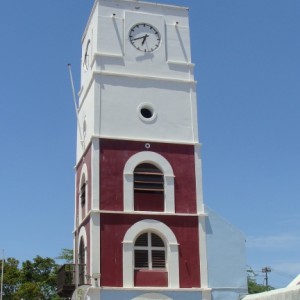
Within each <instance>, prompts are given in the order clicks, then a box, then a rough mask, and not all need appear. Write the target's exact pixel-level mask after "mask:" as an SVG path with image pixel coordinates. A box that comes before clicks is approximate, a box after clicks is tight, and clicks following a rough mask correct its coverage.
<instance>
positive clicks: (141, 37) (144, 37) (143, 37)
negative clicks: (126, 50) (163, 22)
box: [132, 34, 149, 45]
mask: <svg viewBox="0 0 300 300" xmlns="http://www.w3.org/2000/svg"><path fill="white" fill-rule="evenodd" d="M147 37H149V35H148V34H145V35H143V36H140V37H137V38H135V39H132V41H136V40H141V39H143V41H142V45H144V44H145V41H146V39H147Z"/></svg>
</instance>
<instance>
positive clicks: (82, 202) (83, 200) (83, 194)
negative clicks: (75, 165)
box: [78, 164, 88, 221]
mask: <svg viewBox="0 0 300 300" xmlns="http://www.w3.org/2000/svg"><path fill="white" fill-rule="evenodd" d="M87 174H88V173H87V166H86V164H84V165H83V167H82V169H81V175H80V181H79V187H78V194H79V202H78V208H79V220H80V221H82V220H83V219H84V218H85V217H86V215H87V210H88V177H87Z"/></svg>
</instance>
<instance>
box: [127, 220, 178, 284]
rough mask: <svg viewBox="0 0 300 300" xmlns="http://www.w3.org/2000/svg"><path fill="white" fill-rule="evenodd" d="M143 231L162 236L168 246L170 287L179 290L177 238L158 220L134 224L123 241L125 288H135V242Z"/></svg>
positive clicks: (167, 257) (167, 260) (167, 262)
mask: <svg viewBox="0 0 300 300" xmlns="http://www.w3.org/2000/svg"><path fill="white" fill-rule="evenodd" d="M143 231H153V232H156V233H158V234H159V235H160V236H162V237H163V238H164V240H165V244H166V252H167V253H166V265H167V270H168V287H169V288H179V251H178V242H177V239H176V236H175V235H174V233H173V232H172V230H171V229H170V228H169V227H168V226H166V225H165V224H164V223H162V222H159V221H156V220H151V219H147V220H142V221H139V222H137V223H135V224H133V225H132V226H131V227H130V228H129V229H128V230H127V232H126V234H125V236H124V239H123V287H126V288H133V287H134V255H133V254H134V242H135V239H136V237H137V236H138V235H139V234H140V233H142V232H143Z"/></svg>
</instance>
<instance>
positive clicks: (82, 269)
mask: <svg viewBox="0 0 300 300" xmlns="http://www.w3.org/2000/svg"><path fill="white" fill-rule="evenodd" d="M76 251H77V263H78V283H79V285H83V284H85V283H86V276H85V275H86V271H87V235H86V230H85V228H84V227H81V228H80V231H79V234H78V239H77V247H76Z"/></svg>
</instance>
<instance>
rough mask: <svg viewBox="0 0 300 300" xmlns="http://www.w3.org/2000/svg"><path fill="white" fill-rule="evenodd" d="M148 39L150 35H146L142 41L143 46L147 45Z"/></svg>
mask: <svg viewBox="0 0 300 300" xmlns="http://www.w3.org/2000/svg"><path fill="white" fill-rule="evenodd" d="M147 37H149V35H148V34H145V36H144V39H143V41H142V46H143V45H144V44H145V42H146V39H147Z"/></svg>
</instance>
